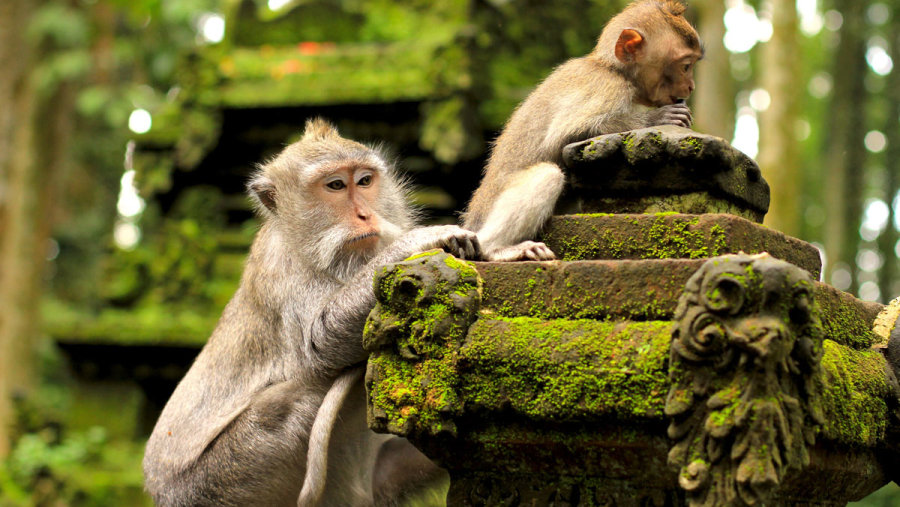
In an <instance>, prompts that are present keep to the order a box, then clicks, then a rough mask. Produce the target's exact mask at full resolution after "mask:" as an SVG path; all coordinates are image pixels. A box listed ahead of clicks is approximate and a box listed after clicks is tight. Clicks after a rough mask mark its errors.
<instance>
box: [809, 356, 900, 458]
mask: <svg viewBox="0 0 900 507" xmlns="http://www.w3.org/2000/svg"><path fill="white" fill-rule="evenodd" d="M824 349H825V354H824V355H823V357H822V367H823V370H824V383H825V385H824V389H823V392H824V396H823V403H822V407H823V410H824V413H825V419H826V422H825V426H824V429H823V433H824V434H825V436H826V437H828V438H830V439H833V440H838V441H840V442H842V443H845V444H856V445H864V446H874V445H876V444H877V443H878V442H880V441H881V440H883V439H884V433H885V430H886V428H887V425H888V422H889V417H890V413H889V411H888V407H887V404H886V402H885V400H886V399H887V398H888V397H889V395H890V387H889V386H888V384H887V380H886V377H885V370H884V368H885V359H884V356H882V354H881V353H880V352H878V351H876V350H853V349H851V348H849V347H846V346H843V345H840V344H838V343H835V342H834V341H832V340H825V342H824Z"/></svg>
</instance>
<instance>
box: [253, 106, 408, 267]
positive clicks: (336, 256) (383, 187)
mask: <svg viewBox="0 0 900 507" xmlns="http://www.w3.org/2000/svg"><path fill="white" fill-rule="evenodd" d="M248 189H249V193H250V196H251V198H252V199H253V200H254V201H255V203H256V208H257V210H258V212H259V213H260V215H261V216H262V218H263V219H264V220H265V221H266V222H268V223H270V224H271V225H272V227H273V228H274V229H275V230H276V231H277V233H278V234H280V236H281V237H280V240H281V242H282V243H283V244H284V245H285V246H287V247H288V248H291V249H292V250H294V251H295V252H297V253H298V254H299V255H301V256H303V257H304V260H305V261H307V263H308V265H309V266H310V267H312V268H314V269H317V270H326V271H330V272H331V273H332V274H339V273H340V272H341V271H342V270H343V271H346V270H352V269H353V267H354V266H357V265H358V264H359V263H360V262H365V261H366V260H368V259H369V258H370V257H371V256H372V255H374V254H375V253H376V252H378V251H379V250H380V249H382V248H384V247H385V246H387V245H388V244H390V243H391V242H392V241H393V240H394V239H396V238H397V237H398V236H399V235H400V233H402V232H403V231H405V230H407V229H409V228H410V227H411V224H412V222H413V218H414V216H413V213H414V212H413V211H412V210H411V209H410V206H409V205H408V204H407V199H406V197H407V189H406V186H405V184H404V182H403V181H402V180H400V179H399V178H398V177H397V176H396V175H395V173H394V169H393V167H392V166H391V164H389V163H388V162H387V161H386V160H385V158H384V157H383V156H382V155H381V154H380V153H379V152H378V151H377V150H376V149H374V148H370V147H368V146H365V145H362V144H360V143H358V142H355V141H351V140H349V139H345V138H343V137H341V136H340V134H338V131H337V129H335V128H334V126H332V125H331V124H329V123H328V122H326V121H325V120H322V119H320V118H316V119H313V120H309V121H307V123H306V129H305V131H304V133H303V137H302V138H301V139H300V140H299V141H297V142H295V143H293V144H291V145H290V146H288V147H287V148H285V149H284V151H282V152H281V153H280V154H279V155H278V156H277V157H275V159H274V160H271V161H270V162H268V163H266V164H264V165H262V166H261V167H260V168H259V170H258V171H257V173H256V174H255V175H254V177H253V178H252V179H251V181H250V183H249V184H248Z"/></svg>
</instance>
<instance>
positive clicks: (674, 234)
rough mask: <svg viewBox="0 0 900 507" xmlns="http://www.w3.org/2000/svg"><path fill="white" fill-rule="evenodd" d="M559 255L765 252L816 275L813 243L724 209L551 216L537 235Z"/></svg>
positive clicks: (692, 256) (679, 256)
mask: <svg viewBox="0 0 900 507" xmlns="http://www.w3.org/2000/svg"><path fill="white" fill-rule="evenodd" d="M541 241H543V242H544V243H546V244H547V246H549V247H550V249H551V250H553V252H554V253H556V256H557V257H558V258H559V259H560V260H564V261H575V260H595V259H702V258H705V257H715V256H717V255H723V254H728V253H738V252H744V253H748V254H755V253H761V252H768V253H769V254H770V255H772V256H773V257H775V258H778V259H781V260H784V261H787V262H790V263H791V264H793V265H795V266H798V267H800V268H802V269H805V270H806V271H808V272H809V273H810V274H811V275H812V276H813V278H819V274H820V272H821V270H822V260H821V258H820V256H819V251H818V250H817V249H816V247H814V246H812V245H810V244H809V243H807V242H805V241H802V240H799V239H797V238H793V237H791V236H788V235H786V234H784V233H782V232H779V231H776V230H773V229H769V228H767V227H763V226H761V225H759V224H755V223H753V222H751V221H749V220H746V219H744V218H741V217H738V216H735V215H729V214H703V215H688V214H679V213H656V214H616V215H610V214H591V215H562V216H555V217H553V218H551V219H550V221H549V223H548V224H547V226H546V227H545V229H544V232H543V233H542V235H541Z"/></svg>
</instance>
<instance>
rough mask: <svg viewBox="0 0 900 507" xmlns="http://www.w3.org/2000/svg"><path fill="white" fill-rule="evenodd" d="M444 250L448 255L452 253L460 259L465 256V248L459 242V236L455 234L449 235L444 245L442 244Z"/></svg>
mask: <svg viewBox="0 0 900 507" xmlns="http://www.w3.org/2000/svg"><path fill="white" fill-rule="evenodd" d="M444 250H446V251H447V253H449V254H450V255H453V256H454V257H459V258H460V259H465V258H466V251H465V248H464V246H463V245H462V244H461V243H460V238H458V237H456V236H451V237H449V238H447V240H446V242H445V245H444Z"/></svg>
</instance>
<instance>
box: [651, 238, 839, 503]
mask: <svg viewBox="0 0 900 507" xmlns="http://www.w3.org/2000/svg"><path fill="white" fill-rule="evenodd" d="M813 289H814V287H813V280H812V279H811V277H810V276H809V274H808V273H807V272H806V271H803V270H801V269H799V268H797V267H795V266H793V265H791V264H788V263H786V262H783V261H780V260H777V259H775V258H773V257H771V256H769V255H768V254H760V255H753V256H749V255H744V254H741V255H726V256H722V257H715V258H712V259H710V260H709V261H708V262H706V263H705V264H704V265H703V267H701V268H700V269H699V270H698V271H697V272H696V273H695V274H694V275H693V276H692V277H691V279H690V280H689V281H688V282H687V284H686V286H685V290H684V293H683V295H682V296H681V299H680V300H679V303H678V308H677V310H676V315H675V320H676V322H677V325H676V326H675V329H674V331H673V337H672V344H671V349H670V359H669V377H670V380H671V382H672V385H671V388H670V390H669V394H668V398H667V400H666V409H665V411H666V415H668V416H669V417H670V418H671V420H670V425H669V430H668V433H669V437H670V438H671V439H673V440H675V445H674V446H673V447H672V449H671V450H670V452H669V457H668V460H669V464H670V465H671V466H673V467H674V468H676V469H677V470H678V473H679V478H678V483H679V485H680V487H681V488H682V489H683V490H684V491H685V493H686V498H687V501H688V503H689V504H690V505H692V506H700V505H703V506H707V505H710V506H711V505H757V504H761V503H765V502H766V501H767V500H768V499H770V498H771V495H772V494H773V492H775V491H776V490H777V489H778V487H779V485H780V484H781V483H782V480H783V478H784V476H785V474H786V472H787V471H788V470H789V469H800V468H803V467H805V466H806V465H808V464H809V454H808V451H807V446H811V445H812V444H814V441H815V434H816V431H817V427H818V426H819V425H821V424H822V423H823V422H824V420H823V415H822V408H821V401H820V398H821V389H822V370H821V365H820V361H821V358H822V339H823V338H822V327H821V323H820V321H819V316H818V313H817V309H816V305H815V302H814V300H813Z"/></svg>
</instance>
